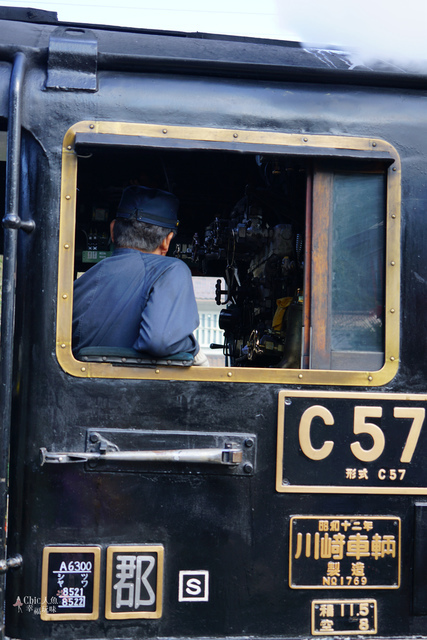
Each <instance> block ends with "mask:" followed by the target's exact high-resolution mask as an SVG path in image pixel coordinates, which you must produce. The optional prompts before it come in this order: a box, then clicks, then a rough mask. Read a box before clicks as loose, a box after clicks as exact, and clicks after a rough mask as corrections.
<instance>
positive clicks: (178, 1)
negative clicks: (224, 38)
mask: <svg viewBox="0 0 427 640" xmlns="http://www.w3.org/2000/svg"><path fill="white" fill-rule="evenodd" d="M0 5H5V6H20V7H34V8H40V9H46V10H50V11H56V12H57V13H58V18H59V20H62V21H66V22H84V23H90V24H112V25H119V26H130V27H136V28H147V29H163V30H173V31H187V32H193V31H201V32H208V33H222V34H231V35H244V36H253V37H262V38H275V39H280V40H297V41H300V42H305V43H311V44H323V45H327V44H329V45H336V46H344V47H345V46H347V47H348V46H350V47H355V48H356V49H357V50H358V51H359V53H360V56H361V57H362V59H363V60H364V61H366V60H370V59H372V58H380V59H384V58H385V59H387V60H392V61H393V62H395V63H396V64H398V63H401V64H402V65H408V63H417V65H418V64H420V62H425V63H426V65H422V66H423V67H425V66H427V36H426V32H427V0H404V1H403V2H402V0H352V1H349V0H262V1H260V0H121V2H119V0H87V1H86V2H85V1H84V0H0Z"/></svg>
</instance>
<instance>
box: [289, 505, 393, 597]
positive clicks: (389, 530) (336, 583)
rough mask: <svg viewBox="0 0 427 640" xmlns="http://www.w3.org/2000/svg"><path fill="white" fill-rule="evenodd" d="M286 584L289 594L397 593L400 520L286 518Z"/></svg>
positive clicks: (329, 517)
mask: <svg viewBox="0 0 427 640" xmlns="http://www.w3.org/2000/svg"><path fill="white" fill-rule="evenodd" d="M289 584H290V587H291V588H292V589H372V588H375V589H397V588H398V587H399V585H400V518H394V517H388V516H355V517H350V516H295V517H293V518H291V523H290V550H289Z"/></svg>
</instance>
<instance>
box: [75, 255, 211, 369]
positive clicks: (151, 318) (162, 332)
mask: <svg viewBox="0 0 427 640" xmlns="http://www.w3.org/2000/svg"><path fill="white" fill-rule="evenodd" d="M198 325H199V314H198V312H197V305H196V300H195V297H194V290H193V283H192V280H191V272H190V269H189V268H188V267H187V265H186V264H184V262H182V261H181V260H177V259H176V258H169V257H168V256H161V255H157V254H153V253H143V252H142V251H138V250H137V249H116V250H115V251H114V253H113V255H112V256H111V257H109V258H105V259H104V260H102V261H101V262H98V263H97V264H96V265H94V266H93V267H92V268H91V269H89V270H88V271H86V272H85V273H84V274H83V275H82V276H80V278H78V279H77V280H76V281H75V282H74V299H73V350H74V352H77V351H79V349H83V348H84V347H89V346H92V347H96V346H109V347H133V348H134V349H137V350H138V351H143V352H145V353H148V354H150V355H153V356H157V357H163V356H167V355H174V354H175V353H179V352H180V351H186V352H187V353H191V354H193V355H196V354H197V352H198V351H199V345H198V343H197V340H196V339H195V337H194V336H193V331H194V329H196V328H197V327H198Z"/></svg>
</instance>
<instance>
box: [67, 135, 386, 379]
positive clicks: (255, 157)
mask: <svg viewBox="0 0 427 640" xmlns="http://www.w3.org/2000/svg"><path fill="white" fill-rule="evenodd" d="M385 172H386V169H385V167H383V166H381V165H378V166H374V163H364V162H361V161H345V160H344V161H343V160H342V159H341V160H339V161H334V162H332V161H323V162H320V161H317V162H315V163H313V162H312V161H311V160H308V159H305V158H303V157H289V156H285V155H283V156H282V155H278V154H267V153H266V154H264V155H260V154H255V153H235V152H230V151H212V150H211V151H200V150H181V149H179V150H173V149H168V150H160V149H143V150H141V149H139V150H135V149H132V150H129V149H125V148H110V149H106V148H105V147H104V148H102V149H100V148H97V147H93V148H90V147H87V148H85V149H84V154H83V153H81V154H80V155H79V159H78V182H77V186H78V198H77V218H76V251H75V277H77V276H78V275H79V273H81V272H83V271H86V270H87V269H88V268H91V266H92V265H93V264H95V263H97V262H98V261H100V260H102V259H104V258H106V257H108V256H109V255H111V252H112V250H113V246H112V244H111V241H110V238H109V223H110V222H111V220H112V219H113V218H114V216H115V211H116V209H117V205H118V202H119V199H120V195H121V193H122V190H123V188H124V187H126V186H128V185H132V184H136V185H141V186H148V187H157V188H160V189H164V190H167V191H170V192H172V193H174V195H176V196H177V198H178V199H179V202H180V207H179V215H178V217H179V220H180V224H179V231H178V235H177V236H176V237H175V238H174V239H173V241H172V243H171V248H170V251H169V254H168V255H171V256H174V257H176V258H178V259H180V260H183V261H184V262H185V263H186V264H187V265H188V266H189V268H190V270H191V273H192V276H193V281H194V286H195V290H196V298H197V293H198V292H199V296H198V306H199V316H200V319H201V323H200V326H199V328H198V330H197V337H198V339H199V341H200V342H201V343H203V344H202V348H203V350H204V351H205V352H206V354H207V356H208V358H210V359H211V366H212V365H213V366H227V367H230V366H231V367H256V368H277V369H283V368H292V369H300V368H312V369H337V370H340V369H343V370H367V369H372V370H378V369H380V368H381V367H382V365H383V364H384V350H385V347H384V335H385V327H384V323H385V321H384V295H385V294H384V292H385V264H384V262H385V257H384V256H385V208H386V197H385V189H386V178H385ZM308 203H309V204H308ZM308 209H311V211H310V212H309V213H310V215H309V216H307V212H308ZM307 225H309V228H308V226H307ZM308 276H309V277H308ZM200 292H202V293H200ZM202 336H203V338H202ZM211 345H212V347H211Z"/></svg>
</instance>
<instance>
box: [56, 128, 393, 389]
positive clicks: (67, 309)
mask: <svg viewBox="0 0 427 640" xmlns="http://www.w3.org/2000/svg"><path fill="white" fill-rule="evenodd" d="M78 134H91V135H95V134H96V135H98V136H99V137H100V138H99V139H100V140H102V136H103V135H105V136H107V135H109V136H117V139H120V136H123V137H124V138H123V140H124V141H125V137H126V136H127V137H128V139H129V136H131V137H132V138H133V139H135V137H138V138H139V139H140V140H141V146H147V142H149V141H150V140H151V141H153V144H154V143H155V142H156V141H159V146H164V145H165V139H166V140H167V141H168V144H169V145H170V146H173V144H174V142H176V145H177V146H179V147H180V148H186V146H185V145H186V144H188V147H191V148H194V146H195V145H196V146H199V148H200V147H204V148H210V147H211V146H214V147H216V148H219V147H221V148H223V149H224V150H230V151H236V150H239V151H242V152H245V151H248V152H249V151H251V152H253V151H254V149H258V150H259V152H260V153H262V152H264V153H279V152H280V150H282V152H283V153H289V154H290V153H291V152H292V150H294V151H295V154H297V155H301V156H305V155H307V156H312V157H313V156H327V155H328V153H329V154H330V155H334V156H336V155H339V156H340V157H342V158H343V159H344V158H346V157H347V154H348V157H353V158H354V157H357V156H358V154H360V155H363V157H364V158H365V159H366V158H368V159H369V157H371V156H372V158H373V159H374V158H376V157H378V156H379V155H380V154H381V153H382V154H383V156H385V157H388V158H389V161H390V164H389V166H388V168H387V170H386V178H387V205H386V262H385V283H386V290H385V305H386V306H385V364H384V366H383V367H382V368H381V369H379V370H378V371H343V370H320V369H266V368H245V367H206V368H205V367H170V366H169V367H167V366H163V367H162V366H159V367H157V368H155V369H149V368H143V367H131V366H126V367H118V366H113V365H112V364H109V363H101V362H81V361H79V360H77V359H76V358H75V357H74V355H73V353H72V348H71V340H72V308H73V275H74V247H75V220H76V196H77V160H78V158H77V153H76V150H75V145H76V136H77V135H78ZM160 141H162V142H160ZM124 145H126V142H124ZM400 207H401V164H400V158H399V155H398V153H397V151H396V149H395V148H394V147H393V146H392V145H391V144H390V143H388V142H386V141H385V140H381V139H375V138H360V137H350V136H348V137H347V136H332V135H310V134H308V135H300V134H295V133H292V134H290V133H282V132H273V131H252V130H240V129H214V128H204V127H203V128H201V127H180V126H169V125H161V124H139V123H124V122H107V121H82V122H78V123H76V124H75V125H73V126H72V127H70V129H69V130H68V131H67V133H66V134H65V136H64V140H63V147H62V177H61V195H60V227H59V256H58V292H57V316H56V319H57V324H56V356H57V360H58V363H59V365H60V366H61V368H62V369H63V370H64V371H65V372H66V373H68V374H70V375H72V376H75V377H79V378H114V379H140V380H189V381H218V382H239V383H240V382H246V383H253V382H258V383H269V384H271V383H275V384H282V385H283V384H298V385H307V384H311V385H313V384H315V385H334V386H335V385H336V386H364V387H376V386H381V385H383V384H386V383H388V382H390V380H392V379H393V377H394V376H395V375H396V373H397V370H398V365H399V331H400V220H401V214H400Z"/></svg>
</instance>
